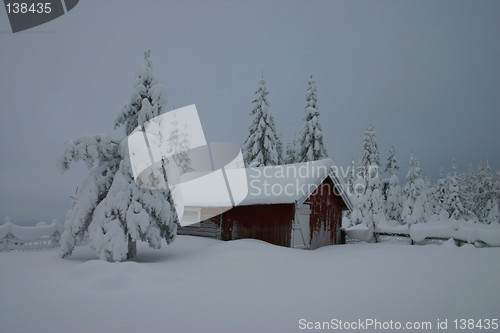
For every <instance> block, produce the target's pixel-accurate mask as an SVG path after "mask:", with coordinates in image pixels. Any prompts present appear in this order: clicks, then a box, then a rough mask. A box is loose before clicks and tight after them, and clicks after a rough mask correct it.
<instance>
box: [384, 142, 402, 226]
mask: <svg viewBox="0 0 500 333" xmlns="http://www.w3.org/2000/svg"><path fill="white" fill-rule="evenodd" d="M398 170H399V165H398V162H397V160H396V150H395V148H394V146H391V149H390V150H389V157H388V158H387V164H386V166H385V172H387V173H388V174H389V181H388V183H387V187H386V195H385V197H386V201H385V214H386V216H387V218H388V219H389V220H395V221H399V222H400V221H401V210H402V206H401V186H400V185H399V178H398Z"/></svg>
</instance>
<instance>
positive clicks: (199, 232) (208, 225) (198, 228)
mask: <svg viewBox="0 0 500 333" xmlns="http://www.w3.org/2000/svg"><path fill="white" fill-rule="evenodd" d="M217 229H218V225H217V224H215V223H214V222H212V221H211V220H205V221H202V222H200V223H197V224H194V225H189V226H186V227H178V228H177V234H178V235H189V236H201V237H211V238H217V237H218V230H217Z"/></svg>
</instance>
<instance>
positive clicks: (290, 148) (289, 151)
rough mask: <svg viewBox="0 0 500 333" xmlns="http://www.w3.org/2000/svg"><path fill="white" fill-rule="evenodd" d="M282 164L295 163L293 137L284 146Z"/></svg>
mask: <svg viewBox="0 0 500 333" xmlns="http://www.w3.org/2000/svg"><path fill="white" fill-rule="evenodd" d="M283 162H284V163H285V164H293V163H296V162H297V139H296V138H295V136H294V137H293V139H291V140H290V141H288V143H287V144H286V148H285V156H284V160H283Z"/></svg>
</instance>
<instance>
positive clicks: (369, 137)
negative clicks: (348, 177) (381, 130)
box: [350, 126, 385, 228]
mask: <svg viewBox="0 0 500 333" xmlns="http://www.w3.org/2000/svg"><path fill="white" fill-rule="evenodd" d="M379 170H380V160H379V154H378V146H377V141H376V135H375V130H374V129H373V127H372V126H370V127H368V129H367V130H366V131H365V135H364V140H363V149H362V154H361V160H360V163H359V166H358V176H362V178H359V177H358V179H356V180H355V181H354V185H353V186H354V187H355V190H356V192H358V191H359V190H360V189H362V191H361V193H356V199H355V200H354V201H355V202H356V207H355V211H354V212H353V214H351V216H350V217H351V223H353V224H358V223H365V224H366V225H367V226H371V227H373V228H375V226H376V224H378V223H380V222H382V221H384V220H385V214H384V201H383V195H382V184H381V180H380V174H379Z"/></svg>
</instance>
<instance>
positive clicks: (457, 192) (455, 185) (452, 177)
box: [447, 160, 470, 220]
mask: <svg viewBox="0 0 500 333" xmlns="http://www.w3.org/2000/svg"><path fill="white" fill-rule="evenodd" d="M447 185H448V199H447V206H448V214H449V216H450V217H453V218H454V219H456V220H460V219H463V220H467V219H468V218H469V217H470V212H469V211H468V210H467V209H466V208H465V206H464V203H463V192H462V189H461V188H460V179H459V176H458V173H457V165H456V163H455V160H453V161H452V165H451V172H450V173H449V174H448V178H447Z"/></svg>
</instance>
